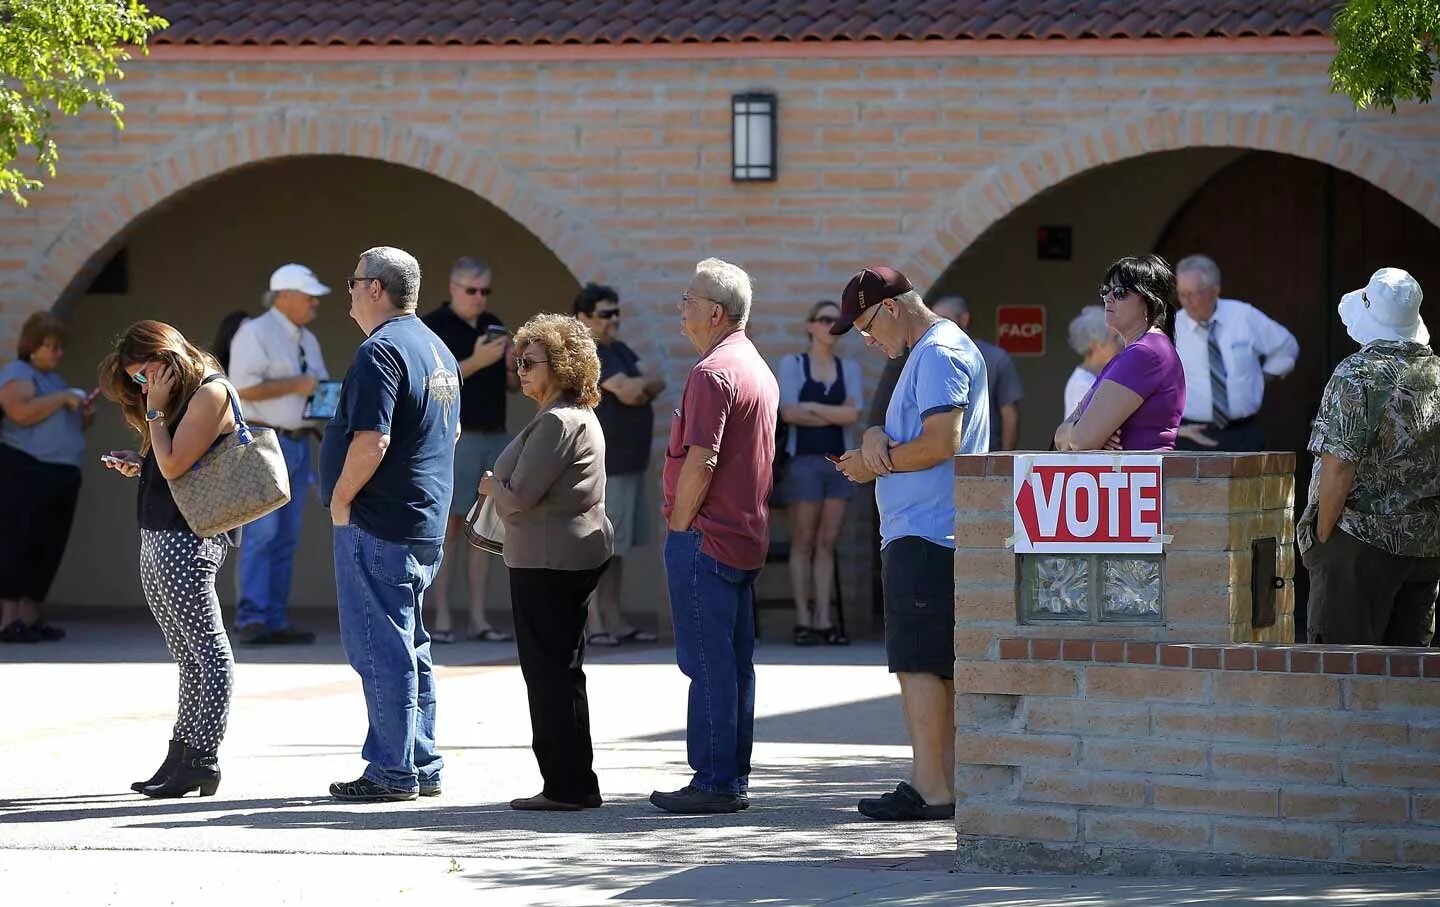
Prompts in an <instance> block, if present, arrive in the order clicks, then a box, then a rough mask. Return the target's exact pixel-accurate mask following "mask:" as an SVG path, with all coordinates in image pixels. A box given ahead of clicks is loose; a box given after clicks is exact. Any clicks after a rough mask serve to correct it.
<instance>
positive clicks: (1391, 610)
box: [1304, 526, 1440, 646]
mask: <svg viewBox="0 0 1440 907" xmlns="http://www.w3.org/2000/svg"><path fill="white" fill-rule="evenodd" d="M1304 560H1305V569H1306V570H1308V571H1310V609H1309V626H1308V632H1309V635H1310V642H1312V643H1329V644H1331V645H1342V646H1428V645H1429V644H1430V637H1431V629H1432V625H1433V623H1434V620H1435V595H1436V592H1437V591H1440V557H1402V556H1401V555H1398V554H1391V553H1390V552H1388V551H1386V550H1384V549H1382V548H1376V547H1375V546H1374V545H1367V544H1366V543H1364V542H1362V541H1360V540H1359V539H1357V538H1355V537H1354V536H1352V535H1350V534H1349V533H1347V532H1343V531H1342V530H1341V529H1340V528H1339V527H1338V526H1337V527H1336V528H1335V531H1334V532H1333V533H1331V535H1330V538H1328V539H1326V540H1325V541H1323V542H1320V541H1316V543H1315V544H1314V545H1312V546H1310V550H1309V551H1306V552H1305V555H1304Z"/></svg>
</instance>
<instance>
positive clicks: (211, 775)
mask: <svg viewBox="0 0 1440 907" xmlns="http://www.w3.org/2000/svg"><path fill="white" fill-rule="evenodd" d="M219 787H220V764H219V761H218V760H217V759H216V757H215V752H214V751H213V750H211V751H210V752H204V751H202V750H197V749H195V748H193V747H190V746H187V747H185V752H184V755H182V756H181V758H180V764H179V765H177V766H176V767H175V770H174V771H173V772H171V773H170V774H169V775H167V776H166V778H165V780H164V781H161V782H160V783H159V784H152V785H150V786H149V787H146V788H144V789H142V790H141V791H140V793H142V794H144V795H145V796H147V797H154V798H155V799H157V800H165V799H174V798H176V797H183V796H185V795H186V794H188V793H190V792H191V791H192V790H199V791H200V796H202V797H209V796H211V795H213V794H214V793H215V791H216V789H217V788H219Z"/></svg>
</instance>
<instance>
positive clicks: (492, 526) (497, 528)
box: [465, 495, 505, 557]
mask: <svg viewBox="0 0 1440 907" xmlns="http://www.w3.org/2000/svg"><path fill="white" fill-rule="evenodd" d="M465 536H466V537H467V538H468V539H470V544H472V545H474V546H475V547H476V548H479V549H480V550H481V551H488V552H489V553H491V554H495V555H499V556H501V557H504V556H505V523H504V522H503V521H502V520H501V519H500V514H499V513H497V512H496V510H495V499H494V498H493V497H491V496H490V495H480V496H479V497H477V498H476V499H475V503H474V504H471V505H470V512H469V513H467V514H465Z"/></svg>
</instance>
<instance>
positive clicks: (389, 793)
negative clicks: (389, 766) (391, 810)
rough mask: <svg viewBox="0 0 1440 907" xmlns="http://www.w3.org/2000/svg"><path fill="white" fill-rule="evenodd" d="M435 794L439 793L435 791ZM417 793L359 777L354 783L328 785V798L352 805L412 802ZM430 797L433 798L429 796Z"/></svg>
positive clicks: (341, 782)
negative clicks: (398, 801) (394, 801)
mask: <svg viewBox="0 0 1440 907" xmlns="http://www.w3.org/2000/svg"><path fill="white" fill-rule="evenodd" d="M436 793H439V791H438V790H437V791H436ZM418 795H419V791H413V790H397V789H395V788H393V787H385V786H384V785H382V784H376V783H375V782H374V781H371V780H370V779H369V778H366V777H364V776H361V777H359V778H356V779H355V780H354V781H336V782H335V783H334V784H332V785H330V796H332V797H334V798H335V799H336V800H346V801H349V802H352V803H385V802H389V801H391V800H414V799H415V797H416V796H418ZM430 796H434V794H431V795H430Z"/></svg>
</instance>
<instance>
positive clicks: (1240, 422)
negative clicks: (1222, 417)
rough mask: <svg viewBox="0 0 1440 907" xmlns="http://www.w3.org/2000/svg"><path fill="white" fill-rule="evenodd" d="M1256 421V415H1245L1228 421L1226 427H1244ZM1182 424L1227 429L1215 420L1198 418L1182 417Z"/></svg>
mask: <svg viewBox="0 0 1440 907" xmlns="http://www.w3.org/2000/svg"><path fill="white" fill-rule="evenodd" d="M1254 421H1255V416H1245V417H1244V418H1240V419H1231V420H1230V421H1229V422H1226V423H1225V428H1244V427H1245V426H1247V425H1249V424H1250V423H1251V422H1254ZM1180 424H1181V425H1204V426H1206V427H1207V428H1213V429H1215V430H1216V431H1224V430H1225V428H1221V427H1220V426H1218V425H1216V424H1215V423H1214V422H1201V421H1199V420H1198V419H1181V420H1180Z"/></svg>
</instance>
